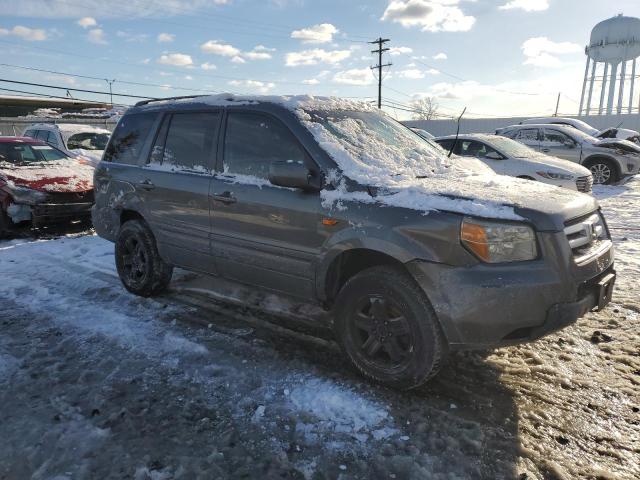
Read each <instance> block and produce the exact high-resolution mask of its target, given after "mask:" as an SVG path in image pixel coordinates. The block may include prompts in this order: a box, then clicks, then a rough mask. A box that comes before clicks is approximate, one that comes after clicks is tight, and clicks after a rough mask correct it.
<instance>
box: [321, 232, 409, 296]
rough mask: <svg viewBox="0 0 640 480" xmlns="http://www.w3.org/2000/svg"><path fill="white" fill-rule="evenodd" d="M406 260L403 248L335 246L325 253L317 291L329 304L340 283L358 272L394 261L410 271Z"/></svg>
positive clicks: (396, 265) (363, 245) (396, 264)
mask: <svg viewBox="0 0 640 480" xmlns="http://www.w3.org/2000/svg"><path fill="white" fill-rule="evenodd" d="M396 248H397V247H396ZM409 260H411V258H410V256H409V255H408V254H407V253H405V252H398V251H396V252H394V251H393V249H382V248H376V246H372V245H366V244H361V245H357V246H353V247H352V248H340V249H335V250H334V251H333V252H331V253H330V254H329V255H327V256H325V261H324V262H323V263H322V265H321V266H320V268H319V270H318V274H317V276H316V291H317V295H318V297H319V299H320V300H321V301H322V302H323V303H325V304H326V305H327V306H330V305H331V304H332V303H333V300H334V299H335V298H336V296H337V294H338V292H339V291H340V289H341V288H342V286H343V285H344V284H345V283H346V282H347V280H349V279H350V278H352V277H353V276H354V275H356V274H357V273H359V272H361V271H363V270H365V269H367V268H370V267H374V266H378V265H393V266H395V267H397V268H399V269H401V270H403V271H405V272H406V273H407V274H409V275H410V272H409V270H407V268H406V266H405V263H406V262H407V261H409Z"/></svg>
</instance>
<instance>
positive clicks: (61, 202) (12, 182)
mask: <svg viewBox="0 0 640 480" xmlns="http://www.w3.org/2000/svg"><path fill="white" fill-rule="evenodd" d="M92 205H93V167H91V166H89V165H87V164H85V163H83V162H82V161H80V160H78V159H76V158H72V157H69V156H68V155H67V154H65V153H64V152H62V151H61V150H58V149H57V148H54V147H52V146H51V145H49V144H47V143H45V142H42V141H40V140H37V139H33V138H29V137H0V237H1V236H2V235H3V234H6V233H8V232H10V231H11V230H13V229H14V228H15V227H17V226H20V225H31V226H32V227H40V226H43V225H46V224H52V223H62V222H68V221H73V220H89V218H90V216H91V206H92Z"/></svg>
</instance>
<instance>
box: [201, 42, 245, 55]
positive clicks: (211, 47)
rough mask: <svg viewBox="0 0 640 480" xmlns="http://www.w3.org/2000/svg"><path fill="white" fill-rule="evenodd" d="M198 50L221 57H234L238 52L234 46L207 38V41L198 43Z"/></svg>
mask: <svg viewBox="0 0 640 480" xmlns="http://www.w3.org/2000/svg"><path fill="white" fill-rule="evenodd" d="M200 50H202V51H203V52H204V53H210V54H212V55H220V56H223V57H235V56H237V55H239V54H240V50H239V49H237V48H236V47H234V46H232V45H229V44H227V43H222V42H219V41H217V40H209V41H208V42H205V43H203V44H202V45H200Z"/></svg>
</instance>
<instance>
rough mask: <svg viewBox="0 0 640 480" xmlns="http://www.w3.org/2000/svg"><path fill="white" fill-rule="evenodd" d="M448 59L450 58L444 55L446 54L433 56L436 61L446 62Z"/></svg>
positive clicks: (441, 53)
mask: <svg viewBox="0 0 640 480" xmlns="http://www.w3.org/2000/svg"><path fill="white" fill-rule="evenodd" d="M447 58H449V57H447V54H446V53H444V52H440V53H438V54H437V55H434V56H433V59H434V60H446V59H447Z"/></svg>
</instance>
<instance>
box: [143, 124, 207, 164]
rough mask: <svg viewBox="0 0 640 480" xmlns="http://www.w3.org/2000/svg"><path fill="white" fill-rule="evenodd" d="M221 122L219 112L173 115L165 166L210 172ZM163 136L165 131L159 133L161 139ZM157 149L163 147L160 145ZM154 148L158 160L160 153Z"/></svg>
mask: <svg viewBox="0 0 640 480" xmlns="http://www.w3.org/2000/svg"><path fill="white" fill-rule="evenodd" d="M219 119H220V114H219V113H218V112H215V113H214V112H211V113H174V114H173V115H172V116H171V121H170V123H169V130H168V132H167V138H166V140H165V142H164V153H163V155H162V164H163V165H171V166H173V167H175V168H176V169H177V170H196V171H209V170H211V164H212V162H211V158H212V156H213V153H214V151H215V147H216V141H217V138H218V123H219ZM165 122H166V119H165ZM163 127H164V125H163ZM161 130H162V129H161ZM161 134H162V131H161V132H159V135H158V138H159V139H161V138H162V135H161ZM157 146H158V147H161V145H157ZM155 147H156V146H155V145H154V151H155V155H156V157H157V155H158V153H159V152H158V151H157V150H156V148H155ZM153 154H154V152H153V151H152V155H153Z"/></svg>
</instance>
